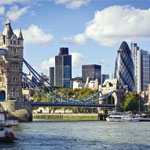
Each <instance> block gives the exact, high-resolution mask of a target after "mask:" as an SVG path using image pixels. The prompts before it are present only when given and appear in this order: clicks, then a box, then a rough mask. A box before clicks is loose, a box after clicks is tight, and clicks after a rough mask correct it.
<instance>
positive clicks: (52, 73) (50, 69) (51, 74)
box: [49, 67, 54, 85]
mask: <svg viewBox="0 0 150 150" xmlns="http://www.w3.org/2000/svg"><path fill="white" fill-rule="evenodd" d="M49 82H50V83H51V84H52V85H54V67H50V68H49Z"/></svg>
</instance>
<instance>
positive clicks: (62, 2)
mask: <svg viewBox="0 0 150 150" xmlns="http://www.w3.org/2000/svg"><path fill="white" fill-rule="evenodd" d="M69 1H70V0H54V2H55V3H56V4H64V3H67V2H69Z"/></svg>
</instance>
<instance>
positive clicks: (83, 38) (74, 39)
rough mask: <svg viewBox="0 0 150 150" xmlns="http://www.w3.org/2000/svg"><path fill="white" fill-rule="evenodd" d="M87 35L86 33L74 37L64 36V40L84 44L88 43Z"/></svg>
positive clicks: (69, 42)
mask: <svg viewBox="0 0 150 150" xmlns="http://www.w3.org/2000/svg"><path fill="white" fill-rule="evenodd" d="M86 40H87V39H86V36H85V35H84V34H77V35H75V36H73V37H64V38H63V41H64V42H65V43H68V44H79V45H82V44H84V43H86Z"/></svg>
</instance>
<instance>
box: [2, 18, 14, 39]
mask: <svg viewBox="0 0 150 150" xmlns="http://www.w3.org/2000/svg"><path fill="white" fill-rule="evenodd" d="M2 34H3V35H5V36H6V38H7V39H10V38H11V37H12V36H13V35H14V32H13V30H12V28H11V25H10V21H9V19H7V21H6V23H5V28H4V31H3V33H2Z"/></svg>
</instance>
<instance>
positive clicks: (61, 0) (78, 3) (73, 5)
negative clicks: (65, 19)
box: [54, 0, 91, 9]
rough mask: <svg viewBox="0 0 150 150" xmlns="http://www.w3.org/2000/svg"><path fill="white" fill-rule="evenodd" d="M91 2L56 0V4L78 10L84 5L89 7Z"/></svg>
mask: <svg viewBox="0 0 150 150" xmlns="http://www.w3.org/2000/svg"><path fill="white" fill-rule="evenodd" d="M90 1H91V0H54V2H55V4H65V6H66V7H67V8H70V9H78V8H80V7H81V6H82V5H87V4H88V3H89V2H90Z"/></svg>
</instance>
